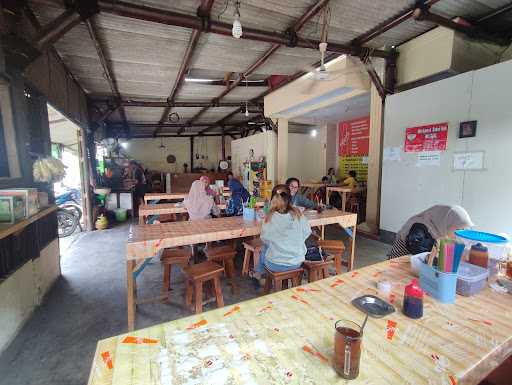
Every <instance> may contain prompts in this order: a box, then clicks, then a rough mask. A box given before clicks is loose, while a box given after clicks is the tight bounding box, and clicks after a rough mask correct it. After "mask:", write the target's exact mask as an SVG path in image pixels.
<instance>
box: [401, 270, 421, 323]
mask: <svg viewBox="0 0 512 385" xmlns="http://www.w3.org/2000/svg"><path fill="white" fill-rule="evenodd" d="M403 312H404V314H405V315H406V316H407V317H409V318H414V319H417V318H421V317H423V290H422V289H421V287H420V286H419V285H418V281H417V280H416V279H413V280H412V281H411V283H410V284H408V285H407V286H406V287H405V292H404V304H403Z"/></svg>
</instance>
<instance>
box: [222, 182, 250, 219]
mask: <svg viewBox="0 0 512 385" xmlns="http://www.w3.org/2000/svg"><path fill="white" fill-rule="evenodd" d="M228 178H229V180H228V187H229V190H230V191H231V197H230V198H229V201H228V206H227V207H226V214H227V215H242V214H243V203H244V202H247V201H248V200H249V197H250V195H249V192H248V191H247V190H246V189H245V187H244V186H243V185H242V183H240V181H239V180H238V179H236V178H235V177H233V174H232V173H231V172H230V173H229V174H228Z"/></svg>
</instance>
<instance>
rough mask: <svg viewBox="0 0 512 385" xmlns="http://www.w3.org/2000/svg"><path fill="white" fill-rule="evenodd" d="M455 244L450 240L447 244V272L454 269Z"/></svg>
mask: <svg viewBox="0 0 512 385" xmlns="http://www.w3.org/2000/svg"><path fill="white" fill-rule="evenodd" d="M454 246H455V245H454V244H453V243H452V242H450V243H448V244H447V245H446V248H447V250H446V251H447V253H446V258H445V264H446V265H445V269H444V271H445V272H450V271H452V270H453V254H454V251H455V247H454Z"/></svg>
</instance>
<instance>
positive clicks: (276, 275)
mask: <svg viewBox="0 0 512 385" xmlns="http://www.w3.org/2000/svg"><path fill="white" fill-rule="evenodd" d="M265 271H266V273H267V277H266V279H265V294H268V293H270V291H271V290H272V286H274V289H275V291H280V290H282V289H288V280H291V283H292V286H291V287H296V286H299V285H300V284H301V282H302V275H303V274H304V269H295V270H288V271H283V272H274V271H271V270H269V269H267V268H266V267H265Z"/></svg>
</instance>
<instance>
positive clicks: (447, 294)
mask: <svg viewBox="0 0 512 385" xmlns="http://www.w3.org/2000/svg"><path fill="white" fill-rule="evenodd" d="M420 286H421V288H422V289H423V290H425V291H426V292H427V293H428V294H430V295H431V296H432V297H433V298H435V299H436V300H438V301H439V302H442V303H454V302H455V294H456V288H457V273H443V272H441V271H438V270H436V269H435V268H434V267H432V266H429V265H427V264H425V263H423V264H422V265H421V268H420Z"/></svg>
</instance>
